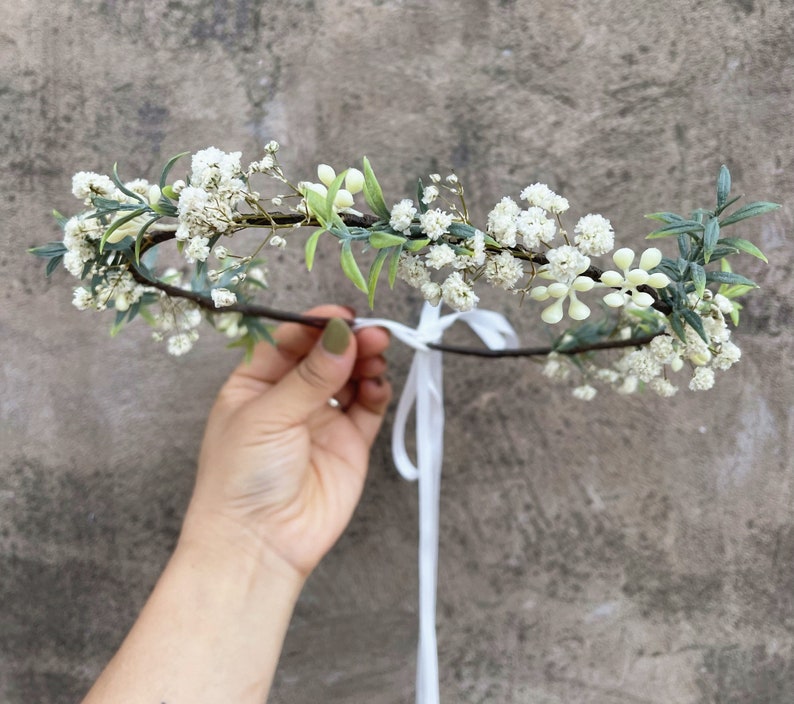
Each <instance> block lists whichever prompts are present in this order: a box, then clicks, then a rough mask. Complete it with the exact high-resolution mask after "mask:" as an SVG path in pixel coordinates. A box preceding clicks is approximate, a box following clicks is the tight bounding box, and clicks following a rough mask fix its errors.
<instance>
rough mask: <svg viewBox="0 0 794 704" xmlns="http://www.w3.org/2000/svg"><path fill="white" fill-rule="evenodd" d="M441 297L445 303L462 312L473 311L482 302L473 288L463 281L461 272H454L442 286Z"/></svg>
mask: <svg viewBox="0 0 794 704" xmlns="http://www.w3.org/2000/svg"><path fill="white" fill-rule="evenodd" d="M441 295H442V297H443V299H444V303H446V304H447V305H448V306H449V307H450V308H452V309H454V310H457V311H461V312H466V311H469V310H472V309H473V308H474V307H475V306H476V305H477V303H478V302H479V300H480V298H479V296H477V294H475V293H474V290H473V289H472V287H471V286H470V285H469V284H467V283H466V282H465V281H464V280H463V277H462V276H461V275H460V272H457V271H453V272H452V273H451V274H450V275H449V276H448V277H447V278H446V280H445V281H444V283H443V284H441Z"/></svg>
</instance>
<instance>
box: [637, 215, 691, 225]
mask: <svg viewBox="0 0 794 704" xmlns="http://www.w3.org/2000/svg"><path fill="white" fill-rule="evenodd" d="M645 217H646V218H647V219H648V220H658V221H659V222H666V223H667V224H668V225H671V224H673V223H675V222H683V221H684V220H686V218H684V217H681V216H680V215H676V214H675V213H648V214H647V215H645Z"/></svg>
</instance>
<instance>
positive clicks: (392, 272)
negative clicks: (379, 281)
mask: <svg viewBox="0 0 794 704" xmlns="http://www.w3.org/2000/svg"><path fill="white" fill-rule="evenodd" d="M401 252H402V247H395V248H394V249H393V250H392V254H391V259H389V288H394V282H395V281H396V280H397V269H399V267H400V254H401Z"/></svg>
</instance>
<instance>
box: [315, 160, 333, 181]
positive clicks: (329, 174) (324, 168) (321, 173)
mask: <svg viewBox="0 0 794 704" xmlns="http://www.w3.org/2000/svg"><path fill="white" fill-rule="evenodd" d="M317 178H319V179H320V181H321V182H322V183H324V184H325V185H326V186H330V185H331V184H332V183H333V182H334V179H335V178H336V171H334V170H333V169H332V168H331V167H330V166H328V164H320V165H319V166H318V167H317Z"/></svg>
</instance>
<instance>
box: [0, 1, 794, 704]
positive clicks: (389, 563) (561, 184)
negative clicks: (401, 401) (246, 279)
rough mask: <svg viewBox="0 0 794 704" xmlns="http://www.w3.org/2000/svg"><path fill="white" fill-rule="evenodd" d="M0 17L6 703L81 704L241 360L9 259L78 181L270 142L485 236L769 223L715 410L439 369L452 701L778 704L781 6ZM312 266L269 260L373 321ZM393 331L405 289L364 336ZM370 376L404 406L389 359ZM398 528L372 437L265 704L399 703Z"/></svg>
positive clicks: (784, 442)
mask: <svg viewBox="0 0 794 704" xmlns="http://www.w3.org/2000/svg"><path fill="white" fill-rule="evenodd" d="M0 9H2V17H3V22H2V28H0V57H2V59H1V62H2V63H1V65H0V66H1V68H0V71H1V73H0V125H1V127H0V130H2V132H0V157H2V163H3V164H4V168H3V169H2V170H0V193H1V194H2V198H0V208H2V218H1V219H0V221H1V222H2V227H0V240H1V241H2V247H0V267H2V271H3V284H4V285H3V293H2V299H1V301H2V302H0V346H1V347H2V354H1V356H0V358H1V359H2V370H3V391H2V396H1V397H0V407H1V408H2V415H0V423H1V427H0V445H1V446H2V454H1V457H2V459H0V555H1V557H0V700H2V701H3V702H9V703H10V704H18V703H20V704H21V703H22V702H38V701H42V702H43V701H47V702H71V701H75V700H77V699H78V698H79V697H80V696H81V694H82V693H83V692H84V691H85V690H86V689H87V687H88V686H89V683H90V682H91V681H92V679H93V678H94V677H95V676H96V675H97V673H98V672H99V671H100V669H101V668H102V667H103V665H104V663H105V662H106V661H107V659H108V658H109V657H110V655H111V653H112V652H113V650H114V649H115V648H116V647H117V645H118V644H119V642H120V641H121V639H122V637H123V635H124V634H125V632H126V631H127V629H128V627H129V625H130V623H131V622H132V620H133V619H134V617H135V614H136V612H137V610H138V608H139V607H140V606H141V604H142V603H143V601H144V600H145V598H146V595H147V593H148V591H149V589H150V588H151V586H152V584H153V583H154V580H155V579H156V576H157V575H158V573H159V571H160V569H161V567H162V566H163V564H164V562H165V560H166V559H167V556H168V554H169V551H170V549H171V548H172V546H173V545H174V541H175V539H176V536H177V532H178V530H179V525H180V518H181V515H182V512H183V510H184V508H185V505H186V502H187V498H188V493H189V491H190V487H191V483H192V477H193V472H194V464H195V458H196V453H197V450H198V443H199V439H200V436H201V432H202V425H203V422H204V418H205V415H206V413H207V410H208V406H209V404H210V402H211V399H212V398H213V395H214V393H215V391H216V389H217V388H218V386H219V384H220V383H221V381H222V379H223V378H224V377H225V375H226V373H227V372H228V371H229V370H230V368H231V367H232V366H233V365H234V364H235V361H236V358H235V354H233V353H228V352H225V351H224V350H223V349H222V343H221V341H219V340H215V339H212V338H211V336H210V335H207V336H206V337H205V339H204V340H203V344H200V345H199V348H198V350H197V351H196V352H195V353H194V354H192V356H190V357H188V358H185V359H183V360H179V361H177V360H174V359H172V358H169V357H168V356H166V355H165V354H164V353H163V350H162V349H161V348H158V347H156V346H155V345H153V344H152V343H150V342H149V341H148V339H147V332H146V330H145V329H143V328H138V327H133V328H130V329H128V330H127V331H126V332H125V333H124V334H123V335H121V336H120V337H119V338H117V339H115V340H110V339H109V338H108V336H107V328H108V325H109V320H108V318H107V316H102V315H99V314H97V315H92V314H87V313H79V312H77V311H76V310H75V309H74V308H72V306H71V305H70V302H69V292H68V288H67V287H68V285H69V282H68V281H67V278H68V277H67V276H66V274H65V273H63V272H60V273H58V274H56V275H55V276H54V277H53V279H52V281H51V282H50V283H44V281H43V277H42V268H41V266H40V264H39V263H38V262H36V261H34V260H33V259H32V258H31V257H28V256H27V255H26V254H25V253H24V249H25V247H27V246H30V245H32V244H34V243H39V242H42V241H46V240H48V239H51V238H53V237H54V235H55V230H54V229H53V225H52V223H51V221H50V219H49V216H48V212H49V210H50V209H51V208H52V207H57V208H58V209H60V210H63V211H69V210H70V209H72V208H73V207H74V206H73V201H72V199H71V197H70V196H69V179H70V176H71V174H72V172H74V171H75V170H78V169H96V170H102V171H107V169H108V168H109V166H110V164H111V163H112V161H113V160H115V159H118V160H119V162H120V164H121V165H122V166H123V172H124V173H127V174H130V175H135V174H139V175H144V174H151V175H153V174H154V171H155V169H156V168H157V166H158V164H160V163H162V161H164V159H165V158H167V157H168V156H170V155H171V154H173V153H176V152H178V151H182V150H185V149H196V148H200V147H203V146H207V145H209V144H215V145H216V146H218V147H223V148H229V149H231V148H238V149H243V150H244V151H245V152H246V154H247V155H249V156H251V157H252V158H253V157H254V156H255V155H256V154H257V152H258V149H259V148H260V147H261V145H262V143H263V141H264V140H267V139H270V138H276V139H278V140H280V141H281V142H282V144H283V145H284V148H285V149H284V155H285V159H286V161H287V163H288V165H289V166H290V168H292V169H294V171H295V172H297V173H303V174H306V175H307V176H308V175H310V169H311V168H312V165H314V164H316V163H317V162H318V161H328V162H330V163H334V164H337V165H345V164H347V163H350V162H352V161H353V160H354V159H356V158H358V157H359V156H360V155H361V154H367V155H368V156H369V157H370V158H371V159H372V161H373V163H374V164H375V165H376V167H377V168H378V171H379V172H380V173H381V174H382V176H383V183H384V187H385V189H386V191H387V192H388V193H389V194H391V197H392V198H393V199H394V200H396V199H397V198H398V197H402V196H403V195H407V194H410V193H411V191H412V187H411V183H412V181H413V179H414V178H415V177H416V176H418V175H421V174H423V173H427V172H428V170H444V169H447V168H450V167H453V168H454V169H456V171H457V172H458V173H459V174H460V176H461V177H462V178H463V179H464V182H465V184H466V185H467V188H468V192H469V194H470V200H471V201H472V202H474V203H476V204H477V205H476V208H475V210H476V212H477V213H478V214H479V215H480V216H482V215H484V213H485V212H487V209H488V207H489V206H490V204H492V203H493V202H495V200H496V199H497V198H498V197H499V196H500V195H502V194H504V193H512V194H514V195H515V194H517V192H518V190H519V189H520V188H521V187H522V186H524V185H526V184H527V183H531V182H533V181H534V180H536V179H543V180H546V181H547V182H549V183H550V184H551V185H552V186H553V187H557V188H559V189H561V190H563V191H564V193H565V195H566V196H568V198H569V199H570V200H571V201H572V202H573V203H575V204H580V207H581V208H586V209H587V210H593V211H595V212H602V213H604V214H605V215H607V216H608V217H610V218H611V220H612V222H613V224H614V225H615V226H616V230H617V232H618V234H619V236H620V238H621V239H622V241H624V242H630V243H632V244H635V245H638V244H639V243H640V242H641V239H642V236H643V234H644V233H645V232H647V222H645V221H643V220H642V219H641V215H642V214H643V213H645V212H650V211H652V210H657V209H660V208H674V207H677V206H680V207H682V208H683V207H692V206H695V205H700V201H704V200H705V202H709V201H710V199H711V198H712V183H713V180H714V177H715V175H716V172H717V169H718V167H719V164H720V163H722V162H725V163H727V164H728V165H729V166H730V167H731V168H732V172H733V175H734V182H735V185H736V188H737V189H738V190H739V191H743V192H746V193H747V194H748V195H750V196H753V197H757V198H759V197H760V198H769V199H777V200H782V201H783V202H786V203H787V205H786V207H785V208H784V209H782V210H780V211H778V212H777V213H775V214H773V215H772V216H767V217H766V218H765V219H764V220H763V222H762V223H761V224H760V225H759V226H758V227H750V228H747V229H746V231H745V233H744V234H745V235H747V236H750V237H751V238H752V239H754V240H755V241H756V242H757V243H758V244H759V245H760V246H761V247H762V248H763V249H764V250H765V251H766V252H767V253H768V254H769V256H770V259H771V260H772V263H771V265H770V266H768V267H766V266H764V265H763V264H761V263H760V262H757V261H755V260H752V261H746V262H745V270H746V272H747V273H748V274H749V275H751V276H753V277H754V278H757V279H758V280H759V281H760V282H761V283H762V285H763V290H762V291H761V292H759V293H758V294H756V295H755V296H754V297H753V298H752V300H751V301H750V303H749V305H748V307H747V310H746V324H745V325H744V326H743V328H742V330H741V332H740V333H739V335H738V341H739V343H740V345H741V346H742V348H743V349H744V353H745V354H744V357H743V358H742V361H741V363H740V364H739V365H738V367H736V368H735V369H734V370H732V371H731V373H730V374H726V375H724V376H723V377H722V378H721V379H720V381H721V383H720V384H719V385H718V388H717V389H716V390H713V391H712V392H709V393H704V394H699V395H698V394H692V393H686V394H681V395H680V396H679V397H678V398H674V399H672V400H669V401H668V400H661V399H658V398H656V397H653V396H650V395H645V396H642V397H638V398H630V399H626V398H623V397H618V396H610V395H607V394H604V395H603V396H601V397H599V400H598V402H597V403H594V404H591V405H589V406H585V405H582V404H581V403H580V402H576V401H574V400H573V399H571V398H569V397H568V396H567V395H566V394H565V393H564V392H563V391H561V390H560V389H557V388H554V387H551V386H550V385H549V384H548V383H547V382H546V381H545V380H544V379H543V378H542V377H541V375H540V374H539V370H538V368H537V366H535V365H533V364H532V363H529V362H526V361H497V362H494V363H492V364H488V365H487V366H486V365H482V364H479V363H475V362H473V361H471V360H465V359H452V358H451V359H449V360H448V366H447V369H448V384H447V391H448V397H447V401H448V409H449V421H448V433H447V438H448V443H449V446H448V453H447V462H446V465H445V478H444V485H443V498H442V536H441V540H442V550H441V565H440V599H439V631H440V633H439V639H440V649H441V655H440V657H441V672H442V678H443V681H442V692H443V695H444V698H445V701H447V702H466V703H467V704H468V703H474V702H517V703H519V702H532V703H536V704H552V703H554V704H557V703H563V702H565V703H568V702H577V703H578V702H582V703H587V702H593V703H598V704H628V703H632V704H669V703H671V702H675V703H681V704H717V703H719V704H790V703H791V702H792V701H794V520H792V492H793V491H794V483H793V478H794V472H793V471H792V459H791V457H790V453H791V451H792V448H794V437H793V435H794V421H792V418H794V415H792V391H794V363H792V360H791V356H790V355H788V354H787V352H788V350H789V349H790V346H791V343H792V332H791V322H792V293H793V291H792V284H791V283H790V282H791V276H792V246H791V244H790V240H789V239H788V238H789V236H790V235H789V233H790V230H791V224H792V215H794V209H792V205H791V204H792V184H793V183H794V135H793V134H792V117H794V104H793V103H792V88H794V4H792V3H791V2H790V0H722V1H717V0H714V1H712V2H691V1H687V0H671V1H670V2H667V3H639V2H634V3H629V2H626V0H604V1H602V2H597V3H592V2H591V3H585V2H581V3H579V2H573V1H572V0H564V1H558V0H555V1H552V0H546V1H545V2H544V1H542V0H534V1H532V2H520V1H517V0H501V1H497V0H484V1H483V2H475V1H473V0H463V1H461V0H457V1H454V0H438V1H434V2H429V3H423V2H419V1H418V0H414V1H410V0H403V1H400V0H337V1H335V2H333V3H331V2H328V3H324V2H313V1H311V0H305V1H295V2H273V1H270V2H267V1H265V0H236V1H233V0H214V1H213V0H200V1H198V2H189V1H183V2H180V1H179V0H152V1H151V2H146V3H125V2H120V1H119V0H63V1H57V0H26V1H25V2H19V1H17V2H10V1H9V0H3V1H2V2H0ZM300 261H301V256H300V253H299V252H287V253H284V254H283V255H280V256H277V257H276V258H275V260H274V261H272V262H271V271H272V276H273V280H274V282H275V283H276V285H277V288H276V290H275V292H274V297H275V301H276V302H277V303H281V304H286V305H289V306H294V307H298V306H304V305H305V306H308V305H310V304H313V303H316V302H320V301H323V300H328V299H334V300H338V301H341V302H344V303H355V304H357V305H359V306H360V307H364V306H365V302H364V301H363V300H361V297H360V296H359V295H358V294H357V293H356V292H355V291H354V290H353V289H352V287H350V286H349V285H347V284H346V283H345V282H344V281H343V280H342V279H341V277H340V276H339V275H338V274H337V273H336V272H335V271H334V269H335V266H328V267H327V268H326V270H325V271H326V273H321V274H320V275H318V276H312V277H311V278H309V277H308V276H306V277H304V276H303V275H302V274H296V273H295V272H299V271H300ZM282 265H283V266H282ZM285 272H289V274H287V273H285ZM402 291H403V292H404V293H405V289H402ZM491 302H493V301H491ZM496 305H499V306H500V307H501V308H502V309H504V310H508V309H509V310H510V311H511V317H512V319H513V321H514V322H515V323H516V325H517V327H518V328H519V329H520V331H521V333H522V336H523V337H524V339H525V340H527V341H529V340H531V339H533V336H534V339H537V336H538V335H539V334H540V333H539V331H538V330H537V328H536V327H534V326H533V325H531V324H530V323H529V322H528V319H529V317H530V316H528V315H523V314H522V312H521V311H519V310H518V309H517V308H516V307H514V306H513V302H512V301H507V302H501V303H497V304H496ZM416 309H417V301H416V299H415V297H412V296H410V295H408V294H407V293H405V296H404V297H403V298H401V300H399V301H394V302H391V303H387V304H386V305H385V306H383V307H382V308H381V310H380V312H382V313H383V314H385V315H389V316H392V317H397V318H399V319H403V320H411V319H413V317H414V316H415V314H416ZM391 357H392V362H393V367H394V368H393V377H394V379H395V380H396V382H397V385H398V386H399V385H400V380H401V379H402V378H403V376H404V374H405V371H406V367H407V361H408V354H407V353H406V352H405V351H404V350H400V349H395V350H394V351H393V353H392V355H391ZM415 525H416V498H415V487H414V486H412V485H406V484H404V483H403V482H402V481H401V480H399V479H398V478H397V477H396V475H395V472H394V471H393V469H392V467H391V465H390V461H389V457H388V443H387V439H386V436H385V435H384V437H382V438H381V440H380V442H379V444H378V446H377V448H376V451H375V453H374V458H373V465H372V470H371V476H370V480H369V483H368V485H367V489H366V492H365V495H364V499H363V502H362V504H361V506H360V508H359V510H358V512H357V514H356V516H355V518H354V520H353V522H352V524H351V526H350V528H349V530H348V531H347V533H346V534H345V536H344V537H343V539H342V540H341V541H340V543H339V544H338V546H337V547H336V548H335V550H334V551H333V552H332V553H331V554H330V555H329V556H328V558H327V559H326V560H325V562H324V563H323V564H322V565H321V567H320V568H319V569H318V571H317V573H316V574H315V575H314V576H313V577H312V579H311V580H310V582H309V584H308V585H307V587H306V589H305V592H304V594H303V597H302V599H301V602H300V604H299V605H298V608H297V612H296V615H295V618H294V622H293V625H292V628H291V630H290V633H289V636H288V639H287V643H286V648H285V652H284V655H283V658H282V663H281V666H280V669H279V675H278V680H277V684H276V687H275V690H274V693H273V695H272V698H271V699H272V701H274V702H290V703H291V704H298V703H303V702H306V703H307V704H308V703H309V702H320V701H322V702H328V703H329V704H330V703H332V702H340V703H341V702H367V703H371V704H381V703H384V704H385V703H392V702H393V703H397V702H409V701H412V679H413V673H414V647H415V644H414V639H415V626H416V624H415V604H416V572H415V543H416V527H415Z"/></svg>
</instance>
